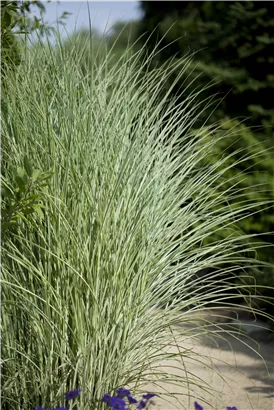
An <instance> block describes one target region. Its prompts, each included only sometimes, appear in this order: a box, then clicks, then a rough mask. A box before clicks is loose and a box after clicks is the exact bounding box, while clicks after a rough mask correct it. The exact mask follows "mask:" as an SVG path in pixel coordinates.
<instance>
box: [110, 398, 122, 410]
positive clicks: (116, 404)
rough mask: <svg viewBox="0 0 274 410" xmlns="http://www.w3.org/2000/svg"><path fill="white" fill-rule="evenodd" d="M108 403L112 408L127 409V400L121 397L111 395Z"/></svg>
mask: <svg viewBox="0 0 274 410" xmlns="http://www.w3.org/2000/svg"><path fill="white" fill-rule="evenodd" d="M108 405H109V406H110V407H112V410H126V402H125V401H124V400H123V399H121V398H120V397H111V398H110V401H109V403H108Z"/></svg>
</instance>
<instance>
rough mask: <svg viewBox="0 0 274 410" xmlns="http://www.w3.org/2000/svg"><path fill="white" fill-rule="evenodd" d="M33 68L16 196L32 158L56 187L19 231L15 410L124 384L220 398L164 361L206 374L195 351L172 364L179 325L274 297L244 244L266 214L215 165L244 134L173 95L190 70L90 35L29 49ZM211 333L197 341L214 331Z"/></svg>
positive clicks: (7, 107)
mask: <svg viewBox="0 0 274 410" xmlns="http://www.w3.org/2000/svg"><path fill="white" fill-rule="evenodd" d="M81 41H83V40H81ZM23 57H24V58H23V59H22V62H21V64H20V66H19V67H18V68H17V70H16V71H15V73H13V72H10V73H8V72H7V73H6V74H5V75H6V78H5V87H4V88H3V90H2V183H3V185H4V186H6V187H8V189H9V190H13V189H15V188H14V187H15V185H14V180H15V179H14V178H15V177H14V175H16V169H18V168H20V167H21V168H22V167H24V165H23V164H24V157H25V156H27V158H28V161H29V163H30V164H31V166H32V167H33V169H34V170H41V172H50V174H51V178H50V179H49V180H48V181H47V188H46V189H45V190H44V191H43V195H42V197H41V193H40V192H39V195H40V196H39V199H37V197H36V199H37V200H39V203H40V205H41V206H39V208H40V210H41V211H40V212H39V213H37V212H32V213H30V214H29V215H27V217H26V215H25V217H24V219H20V218H15V223H14V224H13V225H12V229H10V230H9V229H8V228H7V229H6V231H5V237H4V239H3V242H2V278H1V284H2V321H1V329H2V344H1V347H2V377H1V383H2V409H3V410H10V409H14V410H17V409H18V410H19V409H20V410H21V409H31V408H34V407H35V405H37V403H51V406H52V407H56V406H58V401H57V397H60V395H61V394H62V393H63V392H64V391H67V390H72V389H75V388H76V386H82V388H83V390H85V394H84V395H82V397H80V398H79V403H78V404H77V405H78V406H79V410H90V409H92V410H101V409H103V408H105V404H104V403H102V401H101V398H102V396H103V394H104V393H105V392H110V394H112V392H115V391H116V390H117V388H119V386H125V388H130V390H131V391H132V394H133V395H135V394H139V393H143V392H146V391H147V390H146V386H147V384H148V383H152V385H154V386H155V389H156V390H155V393H157V389H158V385H159V383H161V382H165V381H167V382H168V383H169V384H170V389H169V391H168V392H167V393H166V396H165V397H166V398H167V399H168V397H169V395H170V394H171V393H172V391H173V390H172V385H176V384H177V385H180V386H185V387H186V388H187V389H188V392H189V395H190V396H191V395H192V393H191V392H192V390H193V387H195V386H197V385H199V386H201V387H202V389H203V392H205V391H206V392H209V393H210V394H216V392H215V391H214V387H212V385H210V384H209V383H207V381H202V380H199V379H196V378H195V377H194V376H193V375H188V374H187V372H186V373H184V374H183V375H178V374H176V372H175V371H174V374H173V372H172V370H171V369H169V370H165V368H163V367H161V363H162V362H163V360H165V361H170V360H172V361H174V360H175V361H177V363H178V367H181V366H182V360H183V359H184V360H187V359H188V360H195V361H197V360H198V361H199V360H200V358H199V356H197V355H195V354H194V353H193V352H191V351H187V350H186V349H184V348H183V347H180V343H179V342H178V343H177V342H176V343H177V344H176V346H177V347H178V350H177V353H170V352H168V350H167V348H168V347H169V346H170V345H171V344H173V345H174V343H175V341H174V340H175V339H174V337H175V336H174V335H175V333H174V332H173V330H174V326H175V325H176V324H178V323H180V324H182V323H188V322H192V323H193V322H194V323H196V322H195V320H196V319H195V318H196V316H195V314H196V313H198V312H202V311H204V310H205V309H207V308H208V306H212V303H214V305H213V307H219V308H223V307H231V306H237V305H240V303H241V301H242V300H243V297H244V298H246V300H247V302H248V301H250V300H251V299H252V298H253V299H255V298H257V299H259V297H260V296H259V292H258V290H259V289H256V292H254V290H253V286H252V284H250V283H249V285H246V281H245V279H246V278H248V277H249V276H250V275H251V273H252V270H254V271H256V272H258V271H259V269H260V265H261V263H260V262H259V261H258V260H256V255H255V252H254V251H253V245H252V246H251V245H250V244H249V238H248V237H247V236H246V235H245V234H244V233H242V232H239V231H238V230H237V220H239V219H241V218H244V217H246V216H247V215H248V214H250V213H252V212H253V207H254V204H253V203H252V201H250V202H245V203H242V201H241V193H240V192H238V191H237V184H234V185H233V184H232V188H231V189H226V190H225V191H221V192H220V188H221V186H222V183H223V179H222V178H223V174H224V172H225V169H226V156H225V153H224V156H223V157H222V158H221V159H218V163H217V164H213V165H212V164H211V165H208V166H202V164H203V159H204V158H206V157H207V156H209V155H211V152H212V148H213V147H214V144H215V143H216V140H218V138H229V135H227V134H225V133H224V134H220V132H217V133H216V134H215V130H214V127H208V128H205V127H203V128H201V129H198V130H193V124H194V123H195V122H196V120H197V118H198V116H199V114H200V113H201V111H202V110H203V106H202V105H201V104H198V103H197V104H196V103H195V94H190V95H189V96H188V97H187V98H185V99H184V101H183V102H181V103H180V104H178V103H177V101H176V99H174V98H171V97H170V93H169V91H167V90H166V89H165V84H166V80H167V79H168V78H169V77H170V76H172V75H173V73H174V72H178V68H180V75H182V74H183V72H184V70H185V68H186V67H187V65H188V64H189V61H190V59H189V58H188V57H186V58H185V60H184V61H182V60H174V61H172V62H171V63H170V64H169V65H167V66H165V67H163V68H155V69H153V70H152V71H150V70H149V69H148V68H149V65H150V61H151V59H153V58H154V55H151V56H149V57H146V58H144V57H143V53H142V52H141V51H140V52H137V53H134V52H133V50H131V49H129V50H127V51H126V52H125V53H124V55H123V56H122V57H121V58H120V59H119V61H115V60H113V54H112V51H111V50H110V51H107V50H106V49H105V47H104V42H103V40H102V49H101V52H100V53H98V52H96V53H93V47H92V39H90V37H87V39H86V40H85V42H82V43H81V44H78V43H77V38H76V39H74V40H73V41H72V40H71V41H70V42H68V43H67V44H66V45H63V44H59V43H58V44H57V45H55V46H52V45H51V44H50V43H49V44H45V43H42V42H41V43H39V44H38V45H35V46H34V47H31V46H30V45H26V50H24V53H23ZM177 79H178V78H177ZM173 87H176V80H174V83H173ZM185 91H186V90H185ZM197 92H198V91H197ZM159 97H161V98H159ZM205 104H206V102H205ZM216 127H217V126H216ZM221 165H222V166H223V168H221ZM236 165H237V164H236V163H235V164H231V162H229V164H228V165H227V167H233V166H236ZM30 175H31V174H30ZM16 189H17V188H16ZM250 189H257V190H258V189H260V187H251V188H250ZM33 195H35V193H33ZM237 198H238V200H236V199H237ZM5 200H6V199H5V198H4V200H3V201H4V203H5ZM232 200H233V206H231V205H230V203H231V201H232ZM256 205H257V206H258V203H257V204H256ZM260 205H261V207H262V208H263V207H264V206H268V204H267V203H265V202H263V201H262V202H261V204H260ZM214 234H216V235H218V234H220V239H218V240H213V239H212V238H214ZM210 238H211V239H212V240H209V239H210ZM208 268H209V269H210V270H209V271H208V272H207V273H206V274H202V272H204V270H205V269H208ZM232 303H233V304H232ZM246 309H249V307H248V305H247V306H246ZM254 310H255V309H254ZM199 323H200V322H198V321H197V328H196V330H197V331H196V335H199V334H202V333H203V332H205V333H208V332H209V331H210V329H209V328H208V327H207V323H204V324H203V326H201V327H199V326H200V325H199ZM231 333H232V334H234V336H235V337H238V335H239V333H236V331H235V332H234V333H233V329H231ZM187 334H188V330H187V329H186V328H184V327H180V328H179V327H178V328H177V330H176V338H177V337H178V338H179V337H181V338H183V337H185V336H186V335H187ZM188 336H189V334H188ZM192 337H194V335H193V336H192ZM178 340H179V339H178ZM201 360H202V358H201ZM208 365H209V366H210V363H209V364H208ZM195 397H197V396H195ZM202 397H203V396H202V395H201V398H202ZM197 399H199V397H197ZM178 406H179V408H181V409H182V408H184V404H183V403H180V402H178Z"/></svg>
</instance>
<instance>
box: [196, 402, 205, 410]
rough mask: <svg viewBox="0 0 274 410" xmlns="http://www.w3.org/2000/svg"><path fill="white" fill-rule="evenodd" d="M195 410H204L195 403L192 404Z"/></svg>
mask: <svg viewBox="0 0 274 410" xmlns="http://www.w3.org/2000/svg"><path fill="white" fill-rule="evenodd" d="M194 406H195V410H204V408H203V407H202V406H201V405H200V404H198V403H197V401H195V402H194Z"/></svg>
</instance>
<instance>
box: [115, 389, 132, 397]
mask: <svg viewBox="0 0 274 410" xmlns="http://www.w3.org/2000/svg"><path fill="white" fill-rule="evenodd" d="M117 396H118V397H120V399H123V398H124V397H129V396H130V391H129V390H127V389H124V388H123V387H120V388H119V389H117Z"/></svg>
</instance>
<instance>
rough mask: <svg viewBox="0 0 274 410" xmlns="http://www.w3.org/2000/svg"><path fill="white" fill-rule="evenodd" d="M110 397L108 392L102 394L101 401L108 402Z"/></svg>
mask: <svg viewBox="0 0 274 410" xmlns="http://www.w3.org/2000/svg"><path fill="white" fill-rule="evenodd" d="M111 399H112V397H111V395H110V394H104V395H103V398H102V402H103V403H107V404H109V403H110V400H111Z"/></svg>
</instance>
